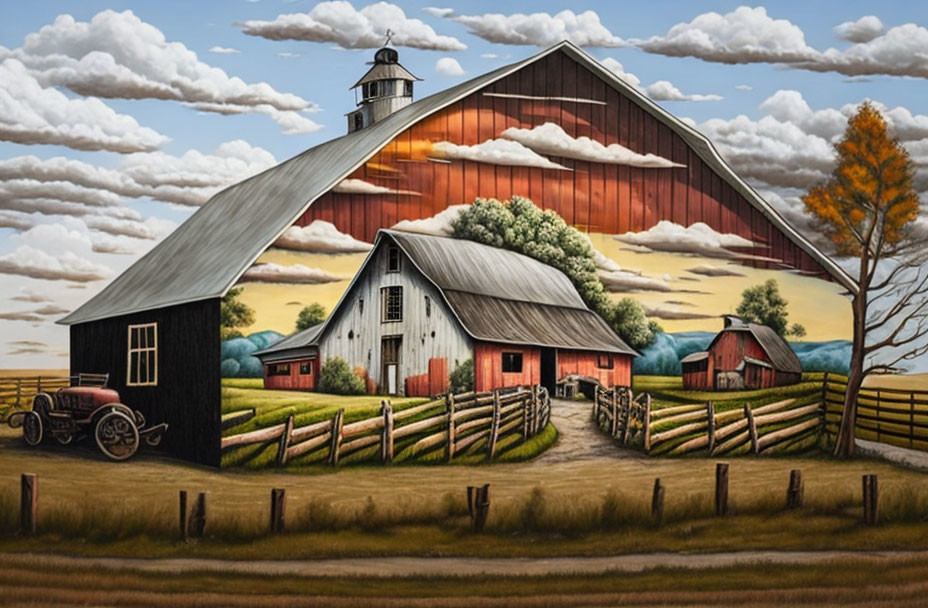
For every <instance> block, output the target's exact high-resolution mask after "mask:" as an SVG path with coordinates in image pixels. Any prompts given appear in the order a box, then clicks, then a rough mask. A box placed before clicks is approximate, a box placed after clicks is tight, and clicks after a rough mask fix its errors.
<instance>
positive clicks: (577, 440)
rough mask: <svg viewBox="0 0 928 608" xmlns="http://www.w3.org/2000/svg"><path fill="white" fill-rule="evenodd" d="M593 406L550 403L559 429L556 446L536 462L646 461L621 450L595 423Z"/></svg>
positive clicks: (555, 401) (575, 403)
mask: <svg viewBox="0 0 928 608" xmlns="http://www.w3.org/2000/svg"><path fill="white" fill-rule="evenodd" d="M592 412H593V404H592V403H591V402H590V401H587V400H585V399H583V400H580V401H568V400H565V399H552V400H551V422H552V423H553V424H554V426H555V428H557V432H558V437H557V443H556V444H554V446H552V447H550V448H548V450H546V451H545V452H544V453H543V454H542V455H541V456H539V457H538V458H536V459H535V460H534V461H533V462H537V463H543V464H549V463H552V462H569V461H576V460H594V459H602V458H643V455H642V454H640V453H638V452H635V451H634V450H629V449H625V448H622V447H621V446H620V445H619V444H617V443H616V442H615V441H613V440H612V439H611V438H609V437H608V436H607V435H606V434H605V433H603V432H602V431H600V430H599V429H597V428H596V425H595V424H594V423H593V415H592Z"/></svg>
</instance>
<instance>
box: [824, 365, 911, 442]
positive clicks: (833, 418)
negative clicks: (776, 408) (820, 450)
mask: <svg viewBox="0 0 928 608" xmlns="http://www.w3.org/2000/svg"><path fill="white" fill-rule="evenodd" d="M846 391H847V381H846V380H844V379H842V378H840V377H835V376H834V375H831V374H825V379H824V381H823V383H822V398H823V399H824V400H825V408H826V409H825V430H826V431H827V432H828V434H829V435H830V436H836V435H837V433H838V427H839V426H840V424H841V415H842V411H843V409H844V398H845V392H846ZM856 435H857V437H859V438H861V439H869V440H873V441H880V442H883V443H888V444H891V445H896V446H899V447H905V448H912V449H916V450H922V451H928V391H911V390H909V391H907V390H901V389H888V388H861V389H860V393H859V394H858V396H857V428H856Z"/></svg>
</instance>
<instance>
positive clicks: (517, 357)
mask: <svg viewBox="0 0 928 608" xmlns="http://www.w3.org/2000/svg"><path fill="white" fill-rule="evenodd" d="M503 373H504V374H521V373H522V353H503Z"/></svg>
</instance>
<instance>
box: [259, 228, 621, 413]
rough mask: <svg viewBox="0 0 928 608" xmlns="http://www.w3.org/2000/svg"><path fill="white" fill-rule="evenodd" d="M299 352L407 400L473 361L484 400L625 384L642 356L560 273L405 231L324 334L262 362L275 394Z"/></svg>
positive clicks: (511, 255)
mask: <svg viewBox="0 0 928 608" xmlns="http://www.w3.org/2000/svg"><path fill="white" fill-rule="evenodd" d="M314 330H315V328H314ZM298 353H302V354H303V355H304V356H305V355H306V354H308V353H318V357H319V359H321V360H323V361H324V360H326V359H328V358H330V357H340V358H342V359H344V360H346V361H347V362H348V363H349V365H350V366H351V367H352V368H354V369H359V370H360V371H361V373H362V374H363V375H364V376H366V377H367V378H368V379H370V380H371V381H372V382H371V390H372V391H377V392H379V393H381V394H394V395H395V394H405V395H409V396H431V395H435V394H438V393H442V392H444V391H446V390H448V377H449V373H450V371H451V370H453V369H454V368H455V367H456V366H457V365H458V364H460V363H462V362H464V361H466V360H468V359H471V358H472V359H473V361H474V384H475V388H476V390H478V391H484V390H490V389H495V388H502V387H507V386H516V385H523V384H539V383H540V384H543V385H545V386H548V387H549V388H550V389H551V390H553V389H554V385H555V383H556V382H557V380H559V379H560V378H563V377H565V376H567V375H569V374H584V375H588V376H592V377H595V378H597V379H599V380H600V381H601V382H602V383H603V384H605V385H607V386H613V385H616V384H621V385H627V384H629V383H630V382H631V364H632V358H633V357H635V356H637V353H636V352H635V351H634V350H633V349H632V348H630V347H629V346H628V345H627V344H625V342H623V341H622V339H621V338H619V336H618V335H616V333H615V332H614V331H613V330H612V329H611V328H610V327H609V326H608V325H607V324H606V323H605V321H603V320H602V319H601V318H600V317H599V315H597V314H596V313H595V312H593V311H591V310H590V309H589V308H587V307H586V305H585V304H584V303H583V300H582V299H581V298H580V295H579V294H578V293H577V290H576V288H574V286H573V283H571V281H570V279H569V278H568V277H567V276H566V275H565V274H564V273H562V272H560V271H559V270H557V269H555V268H553V267H551V266H548V265H546V264H543V263H541V262H539V261H537V260H534V259H532V258H529V257H527V256H524V255H521V254H518V253H515V252H512V251H507V250H505V249H500V248H497V247H491V246H489V245H483V244H480V243H476V242H473V241H468V240H461V239H454V238H450V237H442V236H432V235H424V234H414V233H406V232H399V231H396V230H381V231H380V232H379V233H378V235H377V238H376V241H375V244H374V249H373V250H372V251H371V253H370V255H369V256H368V257H367V259H366V260H365V262H364V264H363V265H362V266H361V269H360V270H359V271H358V274H357V275H356V276H355V278H354V280H353V281H352V283H351V286H350V287H349V288H348V290H347V291H346V292H345V294H344V296H343V297H342V299H341V301H340V302H339V303H338V305H337V306H336V307H335V309H334V310H333V311H332V315H331V316H330V317H329V319H328V320H327V321H326V322H325V324H324V325H323V326H322V327H321V329H319V330H316V331H311V330H306V331H304V332H299V333H297V334H294V335H292V336H289V337H288V338H285V339H284V340H282V341H281V342H278V343H277V344H275V345H273V346H271V347H270V348H266V349H264V350H261V351H258V352H257V353H255V355H256V356H258V357H260V358H261V360H262V362H264V367H265V386H266V387H267V388H271V387H272V385H275V384H276V377H274V376H271V375H269V374H270V372H272V371H276V369H277V368H275V367H274V365H275V364H279V362H285V361H295V360H296V359H295V357H296V355H297V354H298ZM291 373H292V372H291ZM314 386H315V385H313V386H312V387H310V386H305V387H302V386H301V387H299V388H306V389H312V388H314ZM287 388H298V387H297V386H290V387H287Z"/></svg>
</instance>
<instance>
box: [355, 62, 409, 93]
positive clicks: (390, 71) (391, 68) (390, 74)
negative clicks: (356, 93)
mask: <svg viewBox="0 0 928 608" xmlns="http://www.w3.org/2000/svg"><path fill="white" fill-rule="evenodd" d="M373 80H422V79H421V78H416V77H415V76H413V75H412V74H411V73H410V72H409V70H407V69H406V68H404V67H403V66H401V65H400V64H398V63H376V64H374V67H372V68H371V69H369V70H368V71H367V74H365V75H364V76H361V80H359V81H358V82H356V83H355V85H354V86H353V87H351V88H352V89H356V88H358V87H359V86H361V85H362V84H364V83H366V82H371V81H373Z"/></svg>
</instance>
